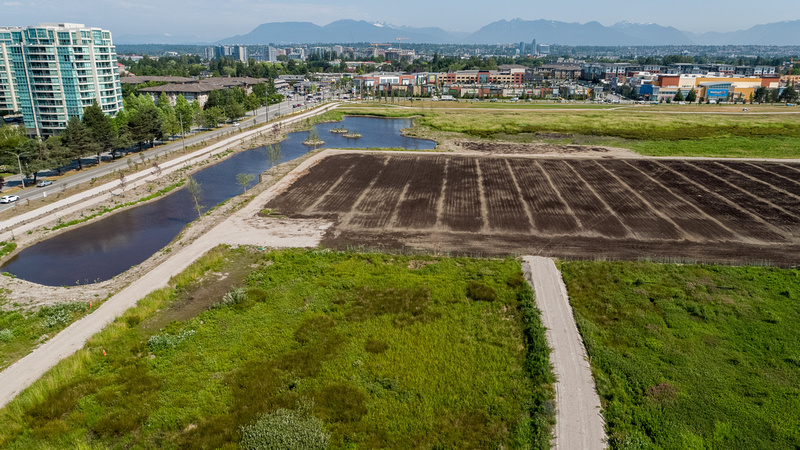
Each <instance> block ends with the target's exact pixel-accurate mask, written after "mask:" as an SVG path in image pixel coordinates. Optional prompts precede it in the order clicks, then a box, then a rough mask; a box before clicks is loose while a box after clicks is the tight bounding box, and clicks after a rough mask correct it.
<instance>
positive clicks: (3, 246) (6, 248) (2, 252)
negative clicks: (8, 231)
mask: <svg viewBox="0 0 800 450" xmlns="http://www.w3.org/2000/svg"><path fill="white" fill-rule="evenodd" d="M16 248H17V244H16V242H5V241H3V242H0V258H2V257H3V256H6V255H7V254H9V253H11V252H13V251H14V250H16Z"/></svg>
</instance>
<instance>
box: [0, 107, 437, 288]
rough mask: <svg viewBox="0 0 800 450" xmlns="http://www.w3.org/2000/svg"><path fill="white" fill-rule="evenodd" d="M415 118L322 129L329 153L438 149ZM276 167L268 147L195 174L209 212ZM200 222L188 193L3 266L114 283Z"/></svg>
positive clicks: (355, 121)
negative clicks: (243, 181)
mask: <svg viewBox="0 0 800 450" xmlns="http://www.w3.org/2000/svg"><path fill="white" fill-rule="evenodd" d="M334 126H344V127H345V128H348V129H350V130H351V131H352V130H357V131H358V132H359V133H361V134H362V135H364V137H363V138H360V139H356V140H353V139H348V138H344V137H341V136H339V135H336V134H334V133H330V132H329V131H330V129H331V128H333V127H334ZM409 126H411V121H410V120H409V119H376V118H366V117H346V118H345V119H344V121H343V122H336V123H326V124H319V125H317V126H316V128H317V132H318V133H319V136H320V139H322V140H324V141H325V145H324V146H323V147H326V148H406V149H432V148H434V147H435V145H436V143H435V142H433V141H428V140H423V139H416V138H409V137H405V136H402V135H401V134H400V130H401V129H403V128H408V127H409ZM307 136H308V134H307V132H298V133H290V134H289V135H288V136H287V137H286V139H285V140H284V141H283V142H281V144H280V145H281V162H285V161H290V160H292V159H295V158H298V157H300V156H302V155H304V154H305V153H307V152H308V151H309V150H311V149H310V148H309V147H307V146H305V145H303V141H304V140H305V139H306V138H307ZM268 167H269V163H268V158H267V150H266V148H265V147H258V148H255V149H252V150H247V151H244V152H241V153H238V154H236V155H233V156H231V157H230V158H228V159H226V160H224V161H222V162H220V163H219V164H215V165H213V166H210V167H208V168H206V169H203V170H201V171H199V172H197V173H195V174H194V178H195V179H196V180H197V182H198V183H200V185H201V187H202V194H201V203H202V206H203V211H206V210H207V209H208V208H210V207H213V206H215V205H218V204H219V203H222V202H223V201H225V200H227V199H229V198H231V197H234V196H236V195H239V194H240V193H241V192H242V186H241V185H240V184H238V183H237V182H236V175H237V174H240V173H250V174H254V175H258V174H260V173H261V172H263V171H265V170H267V168H268ZM196 218H197V212H196V211H195V209H194V204H193V201H192V199H191V197H190V195H189V193H188V192H187V191H186V190H185V189H181V190H179V191H177V192H174V193H171V194H169V195H167V196H165V197H162V198H159V199H157V200H155V201H153V202H150V203H147V204H144V205H141V206H137V207H135V208H131V209H128V210H125V211H121V212H119V213H116V214H113V215H110V216H108V217H105V218H103V219H101V220H99V221H97V222H94V223H92V224H89V225H85V226H82V227H78V228H75V229H73V230H70V231H67V232H65V233H62V234H60V235H58V236H55V237H53V238H50V239H47V240H45V241H42V242H40V243H38V244H36V245H33V246H31V247H28V248H26V249H24V250H22V251H21V252H20V253H19V254H17V255H16V256H15V257H14V258H12V259H11V260H9V261H8V262H7V263H6V264H5V265H4V266H3V267H2V269H0V270H2V271H3V272H9V273H11V274H14V275H16V276H17V277H19V278H22V279H24V280H28V281H32V282H35V283H39V284H44V285H49V286H64V285H75V284H86V283H93V282H97V281H102V280H107V279H109V278H112V277H114V276H116V275H118V274H120V273H122V272H124V271H126V270H128V269H129V268H130V267H132V266H134V265H136V264H139V263H141V262H142V261H144V260H146V259H147V258H149V257H150V256H151V255H152V254H153V253H155V252H157V251H158V250H160V249H161V248H163V247H164V246H165V245H167V244H168V243H169V242H170V241H172V239H174V238H175V236H177V235H178V233H180V231H181V230H182V229H183V227H185V226H186V225H187V224H188V223H189V222H191V221H192V220H194V219H196Z"/></svg>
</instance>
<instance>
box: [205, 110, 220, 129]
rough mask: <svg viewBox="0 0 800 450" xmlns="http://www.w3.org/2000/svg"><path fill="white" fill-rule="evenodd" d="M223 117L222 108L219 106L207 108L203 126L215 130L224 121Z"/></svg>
mask: <svg viewBox="0 0 800 450" xmlns="http://www.w3.org/2000/svg"><path fill="white" fill-rule="evenodd" d="M223 117H224V114H223V112H222V108H220V107H219V106H213V107H211V108H206V110H205V111H203V125H204V126H205V127H207V128H215V127H216V126H217V125H219V123H220V122H221V121H222V119H223Z"/></svg>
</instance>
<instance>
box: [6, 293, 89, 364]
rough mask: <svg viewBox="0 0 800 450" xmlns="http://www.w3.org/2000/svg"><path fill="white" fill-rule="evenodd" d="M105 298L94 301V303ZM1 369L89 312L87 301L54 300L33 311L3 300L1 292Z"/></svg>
mask: <svg viewBox="0 0 800 450" xmlns="http://www.w3.org/2000/svg"><path fill="white" fill-rule="evenodd" d="M102 300H104V299H98V300H97V301H95V302H93V306H94V307H97V306H99V305H100V304H101V303H102ZM0 302H2V303H3V308H2V309H0V370H2V369H5V368H6V367H8V366H10V365H11V364H13V363H14V362H16V361H17V360H19V359H20V358H22V357H24V356H25V355H27V354H28V353H30V352H31V350H33V349H34V348H35V347H37V346H38V345H39V344H41V343H42V342H44V341H46V340H47V339H48V338H50V337H52V336H54V335H55V334H56V333H58V332H59V331H61V330H62V329H64V328H66V327H67V326H68V325H69V324H71V323H72V322H74V321H75V320H77V319H79V318H81V317H83V316H85V315H86V314H88V313H89V305H88V304H86V303H80V302H74V303H57V304H54V305H51V306H44V307H42V308H39V309H38V310H35V311H28V310H26V309H24V308H21V307H18V306H15V305H8V304H5V303H7V302H8V301H7V300H5V299H3V298H2V296H1V294H0Z"/></svg>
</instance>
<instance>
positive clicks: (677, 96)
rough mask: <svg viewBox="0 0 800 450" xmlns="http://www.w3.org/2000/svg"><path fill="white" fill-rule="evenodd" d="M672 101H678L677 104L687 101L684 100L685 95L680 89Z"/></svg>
mask: <svg viewBox="0 0 800 450" xmlns="http://www.w3.org/2000/svg"><path fill="white" fill-rule="evenodd" d="M672 100H673V101H676V102H682V101H684V100H685V99H684V98H683V93H682V92H681V90H680V89H678V93H677V94H675V97H674V98H673V99H672Z"/></svg>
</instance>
